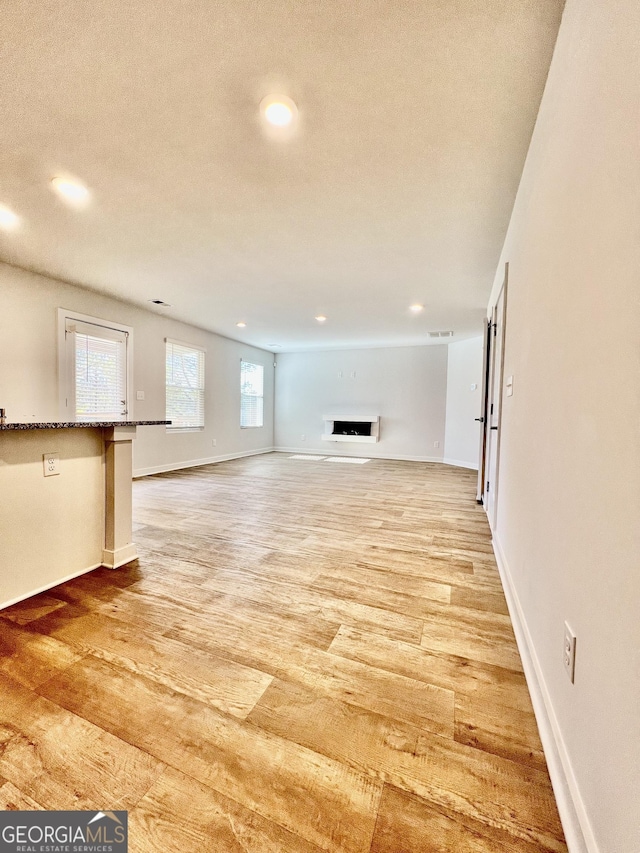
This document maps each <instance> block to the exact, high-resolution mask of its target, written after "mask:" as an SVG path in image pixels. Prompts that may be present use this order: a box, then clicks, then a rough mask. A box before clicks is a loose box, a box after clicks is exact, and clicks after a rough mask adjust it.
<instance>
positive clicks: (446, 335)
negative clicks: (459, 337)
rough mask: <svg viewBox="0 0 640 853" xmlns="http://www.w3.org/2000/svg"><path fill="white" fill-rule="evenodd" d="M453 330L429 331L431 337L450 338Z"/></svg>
mask: <svg viewBox="0 0 640 853" xmlns="http://www.w3.org/2000/svg"><path fill="white" fill-rule="evenodd" d="M452 335H453V332H429V337H430V338H450V337H451V336H452Z"/></svg>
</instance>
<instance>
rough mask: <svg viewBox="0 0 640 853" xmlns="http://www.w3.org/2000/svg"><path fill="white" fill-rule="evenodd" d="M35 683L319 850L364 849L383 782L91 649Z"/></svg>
mask: <svg viewBox="0 0 640 853" xmlns="http://www.w3.org/2000/svg"><path fill="white" fill-rule="evenodd" d="M39 691H40V693H41V694H42V695H44V696H46V697H47V698H48V699H50V700H51V701H52V702H57V703H58V704H59V705H60V706H62V707H64V708H67V709H68V710H70V711H73V713H74V714H77V715H78V716H79V717H83V718H84V719H86V720H90V721H91V722H92V723H93V724H94V725H96V726H100V727H101V728H102V729H104V730H105V731H106V732H110V733H111V734H112V735H114V736H115V737H118V738H122V739H123V740H127V741H128V742H129V743H131V744H133V745H134V746H135V747H137V748H138V749H139V750H144V751H145V752H148V753H149V755H152V756H154V757H155V758H156V759H158V761H161V762H163V763H165V764H168V765H169V766H171V767H173V768H174V769H180V770H182V771H183V772H185V773H186V774H187V775H189V776H191V777H192V778H194V779H196V780H198V781H200V782H202V783H203V784H205V785H208V786H210V787H212V788H213V789H214V790H216V791H218V793H220V794H222V795H223V796H225V797H228V798H230V799H232V800H235V801H236V802H238V803H241V804H243V805H244V806H245V807H246V808H248V809H250V810H252V811H255V812H256V813H257V814H259V815H261V816H262V817H264V818H265V819H267V820H271V821H273V822H275V823H279V824H280V825H281V826H283V827H284V828H285V829H288V830H289V831H291V832H293V833H294V834H297V835H300V836H301V837H302V838H304V839H305V840H307V841H310V842H311V843H313V844H316V845H317V846H319V847H321V848H322V849H324V850H329V851H340V852H341V853H342V852H343V851H344V853H360V851H362V850H366V849H368V845H369V844H370V842H371V837H372V834H373V828H374V824H375V817H376V814H377V807H378V801H379V799H380V794H381V790H382V786H381V783H379V782H376V781H375V780H372V779H369V778H368V777H367V776H365V775H364V774H361V773H358V772H357V771H355V770H353V769H351V768H350V767H349V766H348V765H346V764H344V763H341V762H338V761H334V760H332V759H330V758H328V757H326V756H324V755H321V754H319V753H317V752H314V751H312V750H308V749H305V748H304V747H302V746H300V745H299V744H297V743H296V742H295V741H292V740H290V739H288V738H283V737H279V736H277V735H274V734H272V733H270V732H268V731H266V730H262V729H257V728H256V727H254V726H247V725H245V724H243V723H242V722H241V721H239V720H237V719H235V718H233V717H230V716H228V715H225V714H221V713H220V712H219V711H217V710H216V709H214V708H212V707H211V706H209V705H205V704H204V703H202V702H198V701H197V700H195V699H191V698H190V697H188V696H184V695H181V694H177V693H175V692H173V691H171V690H170V689H168V688H166V687H164V686H162V685H159V684H157V683H156V682H153V681H150V680H149V679H146V678H144V677H142V676H139V675H132V674H131V673H130V672H127V671H124V670H121V669H120V668H118V667H115V666H113V665H112V664H107V663H105V662H103V661H100V660H98V659H97V658H94V657H93V656H91V655H87V656H86V657H85V658H83V659H82V660H81V661H79V662H78V663H76V664H73V665H72V666H71V667H69V668H68V669H67V670H65V671H64V672H62V673H60V674H58V675H56V676H54V678H52V679H51V681H49V682H47V684H45V685H43V686H41V687H40V688H39ZM1 768H2V764H0V770H1Z"/></svg>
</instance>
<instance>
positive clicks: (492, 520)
mask: <svg viewBox="0 0 640 853" xmlns="http://www.w3.org/2000/svg"><path fill="white" fill-rule="evenodd" d="M508 282H509V263H508V262H506V263H505V265H504V278H503V280H502V286H501V287H500V290H499V291H498V293H497V296H496V300H495V302H494V304H493V306H492V310H491V320H490V324H491V329H490V332H489V334H490V338H491V343H490V349H491V351H492V352H491V356H490V359H489V388H488V395H487V414H486V416H485V424H484V427H485V430H484V436H485V445H484V451H483V454H484V457H485V458H484V472H483V479H484V482H483V490H482V503H483V505H484V508H485V511H486V513H487V517H488V520H489V526H490V527H491V530H492V531H493V530H495V526H496V521H497V517H498V491H499V485H500V435H501V432H502V403H503V386H504V381H503V380H504V356H505V344H506V331H507V290H508ZM501 298H502V309H501V311H500V316H498V306H499V304H500V300H501ZM498 327H500V340H499V341H498V340H497V333H498ZM498 344H499V346H498ZM498 351H499V353H500V358H499V363H498V362H497V359H496V354H497V352H498ZM496 408H497V411H496ZM494 418H495V423H494V422H493V419H494ZM494 461H495V470H494V472H493V482H492V483H489V482H488V480H487V477H488V475H489V473H490V472H491V468H492V463H493V462H494ZM487 486H489V490H487ZM490 493H491V499H490V500H489V494H490Z"/></svg>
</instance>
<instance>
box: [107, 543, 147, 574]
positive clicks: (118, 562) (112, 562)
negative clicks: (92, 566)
mask: <svg viewBox="0 0 640 853" xmlns="http://www.w3.org/2000/svg"><path fill="white" fill-rule="evenodd" d="M137 558H138V549H137V548H136V546H135V545H134V544H133V542H132V543H131V544H129V545H125V546H124V547H123V548H117V549H116V550H115V551H112V550H111V549H110V548H105V549H104V550H103V552H102V565H103V566H104V567H105V569H119V568H120V566H125V565H126V564H127V563H130V562H131V561H132V560H136V559H137Z"/></svg>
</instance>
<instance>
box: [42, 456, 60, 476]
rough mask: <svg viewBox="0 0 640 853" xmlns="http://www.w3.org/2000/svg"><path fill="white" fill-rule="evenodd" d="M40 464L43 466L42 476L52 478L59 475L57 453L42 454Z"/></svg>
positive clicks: (58, 457)
mask: <svg viewBox="0 0 640 853" xmlns="http://www.w3.org/2000/svg"><path fill="white" fill-rule="evenodd" d="M42 464H43V466H44V476H45V477H54V476H55V475H56V474H59V473H60V454H59V453H43V454H42Z"/></svg>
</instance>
